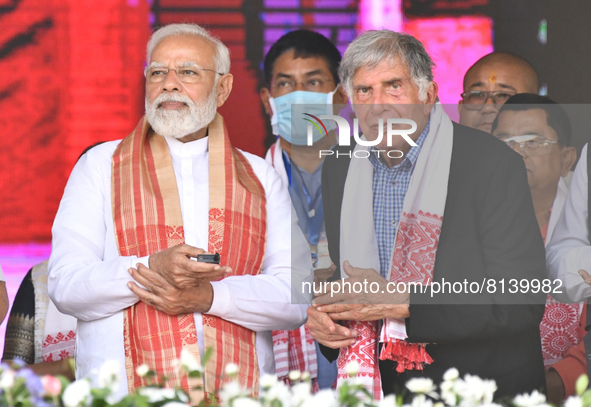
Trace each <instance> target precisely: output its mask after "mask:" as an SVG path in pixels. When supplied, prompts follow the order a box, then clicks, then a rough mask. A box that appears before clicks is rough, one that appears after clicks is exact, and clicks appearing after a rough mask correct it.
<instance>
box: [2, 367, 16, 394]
mask: <svg viewBox="0 0 591 407" xmlns="http://www.w3.org/2000/svg"><path fill="white" fill-rule="evenodd" d="M14 376H15V373H14V370H12V369H6V370H4V371H3V372H2V375H1V376H0V389H3V390H6V389H9V388H11V387H12V386H14Z"/></svg>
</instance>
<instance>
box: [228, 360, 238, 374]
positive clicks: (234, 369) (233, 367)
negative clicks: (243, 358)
mask: <svg viewBox="0 0 591 407" xmlns="http://www.w3.org/2000/svg"><path fill="white" fill-rule="evenodd" d="M225 372H226V375H228V376H230V377H234V376H236V375H237V374H238V365H237V364H235V363H228V364H227V365H226V369H225Z"/></svg>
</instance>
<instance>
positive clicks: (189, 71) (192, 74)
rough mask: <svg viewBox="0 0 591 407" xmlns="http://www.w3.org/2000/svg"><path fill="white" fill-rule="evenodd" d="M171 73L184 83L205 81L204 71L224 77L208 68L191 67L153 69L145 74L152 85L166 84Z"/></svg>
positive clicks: (148, 69)
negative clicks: (165, 80)
mask: <svg viewBox="0 0 591 407" xmlns="http://www.w3.org/2000/svg"><path fill="white" fill-rule="evenodd" d="M170 71H174V72H175V73H176V76H177V77H178V78H179V80H180V81H181V82H183V83H199V82H202V81H203V80H204V79H205V75H204V74H203V72H204V71H207V72H214V73H217V74H218V75H223V73H221V72H217V71H215V70H213V69H206V68H197V67H191V68H178V69H172V68H159V67H152V68H147V69H146V72H145V75H146V80H147V81H148V82H150V83H160V82H164V79H166V77H167V76H168V73H169V72H170Z"/></svg>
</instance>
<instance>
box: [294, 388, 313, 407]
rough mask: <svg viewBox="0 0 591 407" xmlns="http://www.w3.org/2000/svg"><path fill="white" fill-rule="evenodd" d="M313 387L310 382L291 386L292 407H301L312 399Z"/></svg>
mask: <svg viewBox="0 0 591 407" xmlns="http://www.w3.org/2000/svg"><path fill="white" fill-rule="evenodd" d="M311 390H312V385H311V384H310V382H300V383H297V384H295V385H293V386H291V405H292V406H296V407H297V406H300V405H301V404H302V403H303V402H305V401H306V400H307V399H309V398H310V397H311V394H310V393H311Z"/></svg>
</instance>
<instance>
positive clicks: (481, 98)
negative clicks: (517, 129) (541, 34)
mask: <svg viewBox="0 0 591 407" xmlns="http://www.w3.org/2000/svg"><path fill="white" fill-rule="evenodd" d="M517 93H538V74H537V72H536V70H535V69H534V67H533V66H532V65H531V64H530V63H529V62H527V61H526V60H525V59H523V58H521V57H519V56H517V55H513V54H510V53H506V52H493V53H491V54H488V55H485V56H483V57H482V58H480V59H479V60H478V61H476V63H475V64H474V65H472V66H471V67H470V69H468V72H466V75H465V76H464V93H462V95H461V96H462V100H460V101H459V105H458V110H459V112H460V124H463V125H465V126H468V127H473V128H475V129H478V130H482V131H485V132H487V133H490V130H491V125H492V122H493V121H494V120H495V117H497V114H498V113H499V108H500V107H501V106H502V105H503V103H505V102H506V101H507V99H509V98H510V97H511V96H513V95H515V94H517Z"/></svg>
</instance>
